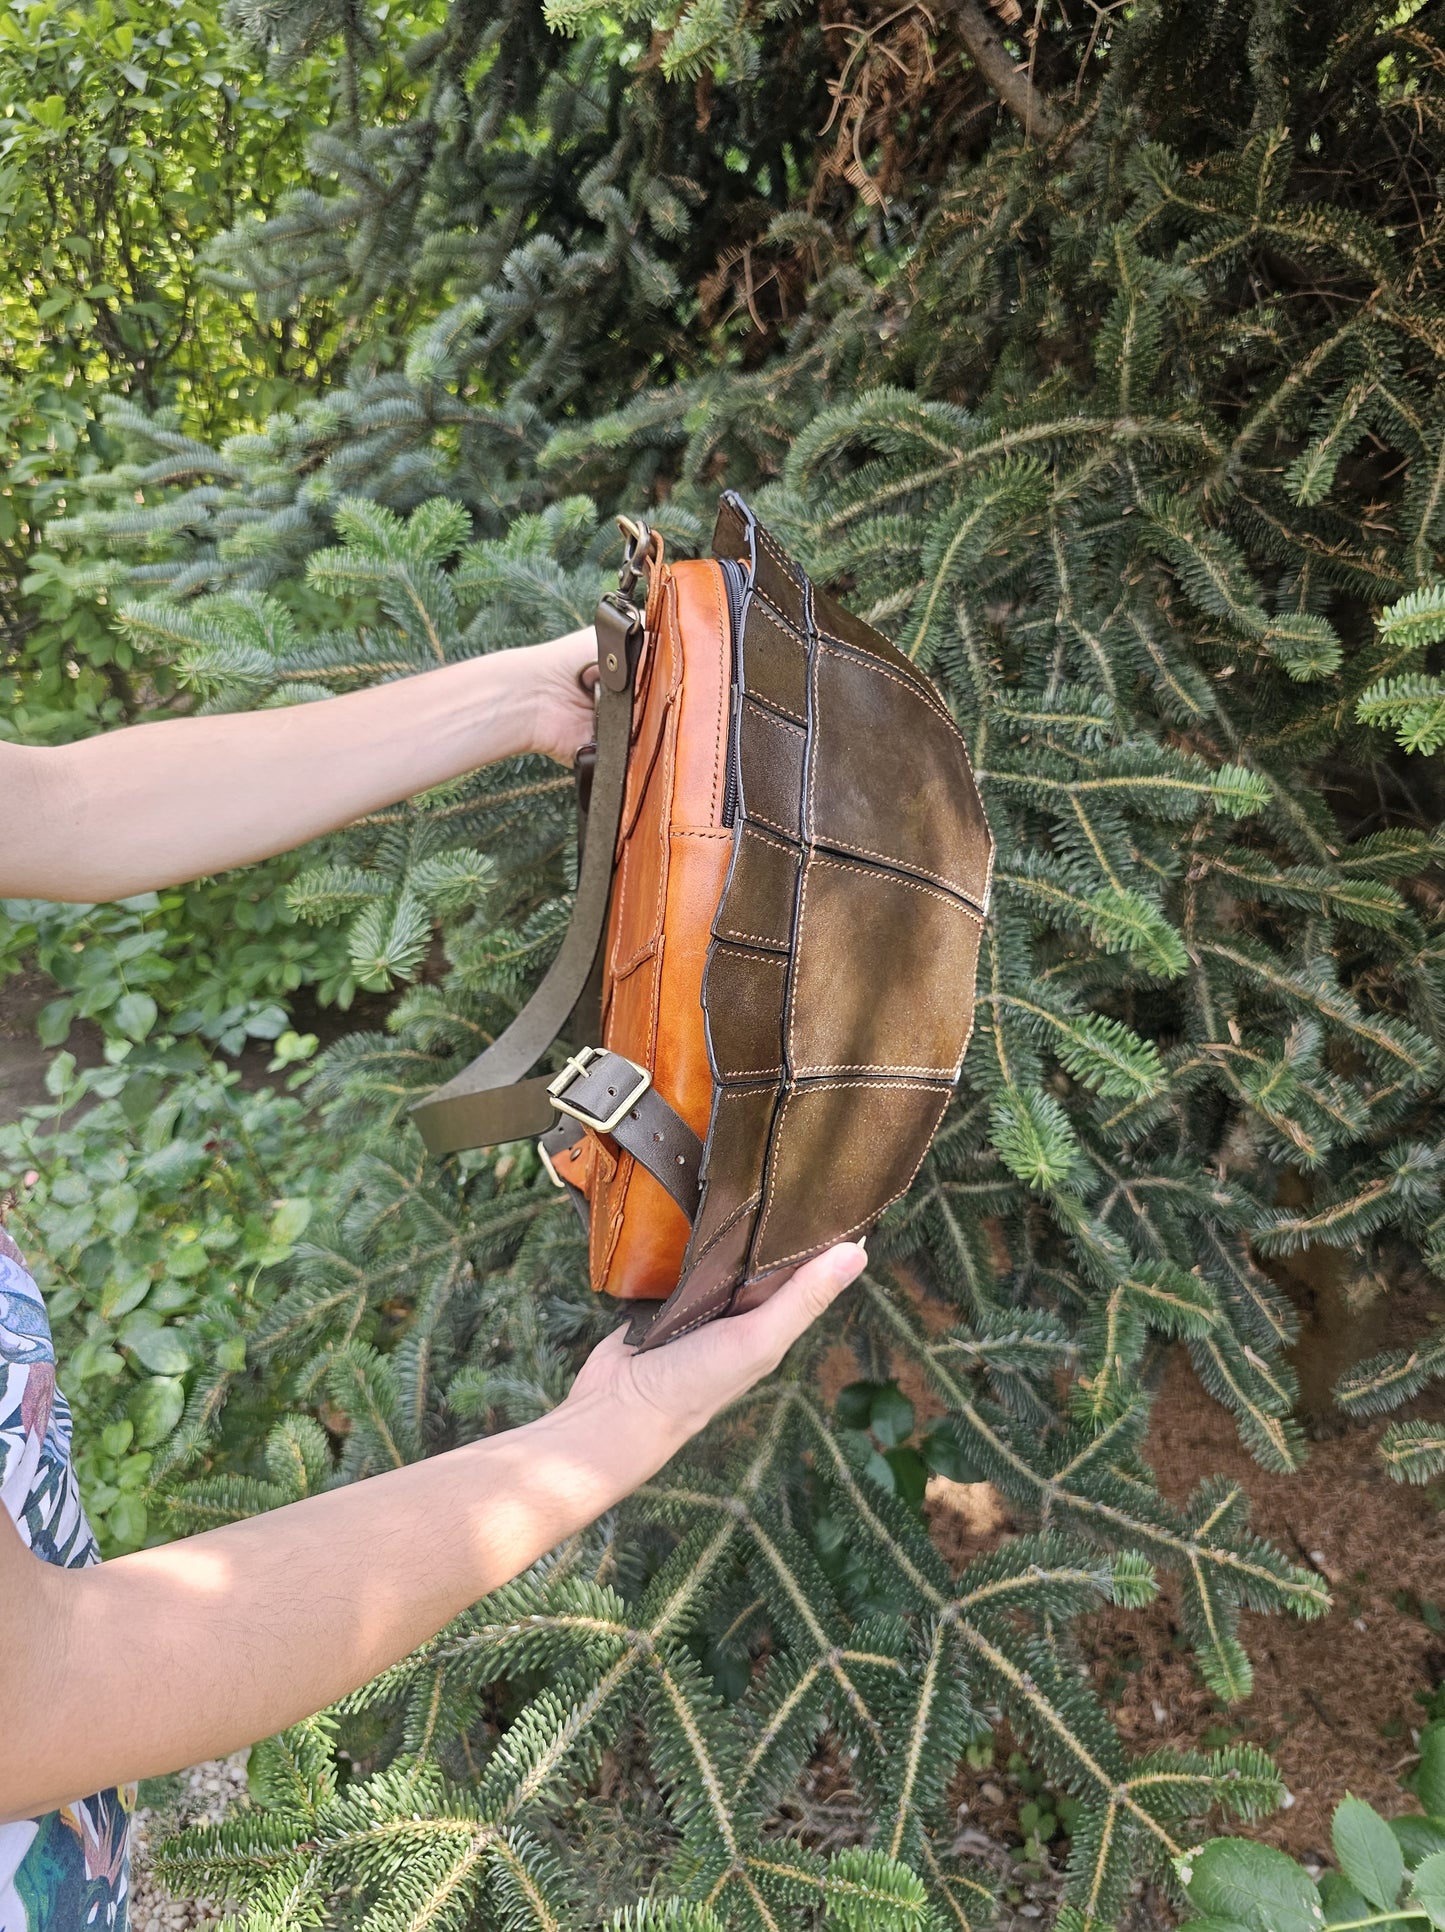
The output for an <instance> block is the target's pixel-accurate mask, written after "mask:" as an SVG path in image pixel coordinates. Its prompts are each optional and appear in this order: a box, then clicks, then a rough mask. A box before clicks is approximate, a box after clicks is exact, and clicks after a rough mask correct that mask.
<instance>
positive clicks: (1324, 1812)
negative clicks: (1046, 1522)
mask: <svg viewBox="0 0 1445 1932" xmlns="http://www.w3.org/2000/svg"><path fill="white" fill-rule="evenodd" d="M1381 1426H1382V1425H1381V1424H1380V1423H1374V1424H1371V1425H1364V1426H1359V1427H1354V1428H1350V1429H1349V1430H1348V1431H1346V1432H1342V1433H1338V1434H1335V1435H1333V1436H1330V1437H1328V1438H1327V1439H1324V1440H1318V1441H1315V1442H1313V1443H1311V1445H1310V1451H1309V1457H1308V1460H1307V1462H1306V1463H1305V1466H1304V1468H1303V1470H1302V1471H1301V1472H1300V1473H1299V1474H1297V1475H1294V1476H1273V1475H1269V1474H1267V1473H1266V1472H1265V1471H1263V1470H1261V1469H1260V1468H1259V1466H1258V1465H1257V1464H1256V1463H1255V1462H1254V1460H1253V1458H1252V1457H1251V1456H1250V1455H1249V1454H1248V1453H1247V1451H1245V1450H1244V1449H1243V1448H1242V1447H1241V1446H1240V1443H1239V1438H1238V1436H1237V1435H1236V1433H1235V1430H1234V1425H1233V1422H1232V1420H1231V1418H1230V1416H1229V1415H1228V1414H1227V1412H1226V1411H1225V1410H1224V1409H1222V1408H1221V1407H1220V1406H1219V1405H1218V1404H1217V1403H1215V1402H1213V1401H1212V1400H1211V1399H1210V1398H1209V1397H1208V1396H1207V1395H1206V1394H1205V1393H1204V1391H1203V1390H1202V1389H1201V1387H1200V1385H1199V1383H1198V1381H1197V1380H1196V1379H1195V1376H1194V1374H1193V1371H1192V1369H1191V1368H1190V1365H1189V1361H1188V1358H1187V1356H1185V1354H1184V1352H1183V1351H1182V1350H1178V1351H1176V1352H1175V1354H1174V1355H1173V1357H1172V1359H1171V1360H1170V1362H1169V1364H1168V1368H1167V1370H1166V1373H1165V1378H1164V1382H1163V1385H1162V1387H1161V1389H1160V1392H1159V1397H1158V1400H1157V1403H1156V1407H1155V1411H1154V1425H1153V1429H1152V1432H1151V1438H1150V1443H1149V1450H1148V1453H1149V1457H1150V1460H1151V1462H1152V1463H1153V1466H1154V1468H1155V1470H1156V1471H1157V1474H1158V1478H1159V1483H1160V1487H1161V1488H1162V1490H1163V1491H1164V1493H1165V1495H1166V1496H1168V1497H1169V1498H1170V1500H1171V1501H1174V1502H1178V1503H1182V1502H1183V1501H1184V1500H1185V1498H1186V1497H1187V1496H1188V1495H1189V1493H1190V1491H1191V1490H1192V1489H1193V1488H1194V1487H1195V1485H1196V1484H1197V1483H1198V1482H1199V1481H1200V1480H1201V1479H1202V1478H1203V1477H1205V1476H1207V1475H1210V1474H1215V1473H1218V1474H1221V1475H1225V1476H1229V1477H1233V1478H1238V1480H1239V1481H1240V1482H1241V1483H1242V1484H1243V1486H1244V1487H1245V1488H1246V1490H1247V1491H1248V1493H1249V1494H1250V1495H1251V1496H1252V1497H1253V1498H1254V1503H1255V1508H1254V1515H1253V1527H1254V1528H1255V1529H1256V1530H1257V1531H1258V1532H1259V1533H1260V1534H1261V1535H1262V1536H1265V1537H1267V1538H1268V1539H1269V1540H1270V1541H1271V1542H1273V1543H1275V1544H1276V1545H1277V1546H1278V1547H1279V1548H1280V1549H1282V1550H1283V1551H1284V1553H1285V1554H1286V1555H1287V1556H1288V1557H1289V1558H1290V1559H1291V1560H1292V1561H1294V1562H1296V1563H1300V1564H1303V1565H1306V1566H1309V1567H1311V1568H1313V1569H1315V1570H1317V1571H1318V1572H1319V1573H1320V1574H1321V1575H1322V1576H1323V1577H1324V1578H1325V1580H1326V1581H1327V1582H1328V1584H1329V1586H1330V1589H1331V1591H1332V1593H1333V1596H1334V1608H1333V1610H1332V1611H1331V1612H1330V1614H1329V1615H1328V1616H1325V1617H1323V1618H1320V1619H1319V1620H1317V1621H1316V1622H1314V1623H1300V1622H1297V1621H1296V1620H1295V1619H1293V1618H1291V1617H1283V1616H1263V1615H1259V1614H1255V1613H1250V1612H1246V1613H1245V1615H1244V1617H1243V1619H1242V1621H1241V1628H1240V1636H1241V1639H1242V1641H1243V1643H1244V1646H1245V1648H1246V1650H1247V1651H1248V1653H1249V1656H1250V1658H1251V1660H1252V1662H1253V1664H1254V1672H1255V1679H1254V1689H1253V1692H1252V1694H1251V1695H1250V1697H1248V1698H1247V1699H1245V1700H1244V1701H1243V1702H1242V1703H1240V1704H1237V1705H1234V1706H1229V1707H1226V1706H1224V1705H1221V1704H1220V1703H1219V1702H1218V1700H1217V1699H1216V1698H1215V1697H1214V1696H1213V1695H1212V1694H1211V1692H1210V1691H1209V1690H1208V1689H1206V1687H1205V1686H1204V1684H1203V1682H1202V1680H1201V1679H1200V1677H1199V1674H1198V1672H1197V1670H1196V1669H1195V1667H1194V1665H1193V1662H1192V1660H1191V1658H1190V1655H1189V1652H1188V1649H1187V1646H1186V1645H1185V1642H1184V1639H1183V1636H1182V1634H1181V1631H1180V1627H1179V1624H1178V1620H1177V1604H1178V1595H1177V1589H1176V1587H1175V1585H1174V1583H1173V1581H1172V1579H1170V1578H1168V1577H1161V1585H1162V1587H1161V1590H1160V1594H1159V1597H1158V1599H1157V1600H1156V1602H1155V1603H1154V1604H1153V1605H1152V1606H1151V1607H1150V1608H1149V1609H1147V1610H1145V1611H1125V1610H1118V1609H1114V1608H1107V1609H1105V1610H1103V1611H1101V1612H1100V1613H1099V1614H1098V1615H1096V1616H1094V1617H1092V1618H1089V1619H1086V1620H1085V1623H1084V1626H1083V1629H1082V1632H1081V1635H1082V1637H1083V1641H1084V1644H1085V1648H1086V1651H1087V1653H1088V1655H1089V1657H1090V1658H1091V1662H1092V1674H1093V1678H1094V1682H1095V1685H1096V1688H1097V1689H1098V1691H1099V1693H1100V1695H1101V1696H1102V1697H1104V1698H1105V1700H1106V1702H1107V1703H1108V1704H1109V1706H1110V1708H1111V1711H1112V1713H1113V1715H1114V1718H1115V1721H1116V1722H1117V1723H1118V1724H1119V1726H1120V1728H1121V1730H1122V1731H1123V1733H1124V1735H1125V1737H1126V1738H1127V1739H1128V1741H1129V1742H1130V1743H1131V1744H1132V1745H1133V1746H1134V1748H1136V1749H1137V1750H1140V1751H1144V1750H1148V1749H1152V1748H1154V1747H1155V1746H1157V1745H1160V1744H1171V1745H1175V1746H1180V1747H1187V1746H1200V1747H1203V1748H1205V1749H1212V1748H1218V1747H1219V1746H1220V1745H1222V1744H1224V1743H1226V1742H1231V1741H1235V1740H1240V1741H1246V1742H1251V1743H1257V1744H1260V1745H1262V1746H1264V1747H1265V1748H1267V1749H1268V1750H1269V1751H1270V1752H1271V1754H1272V1755H1273V1757H1274V1758H1275V1760H1276V1762H1277V1763H1278V1764H1279V1766H1280V1769H1281V1772H1282V1774H1283V1776H1284V1780H1285V1783H1286V1785H1287V1787H1288V1790H1289V1794H1290V1801H1289V1803H1288V1805H1287V1807H1286V1808H1285V1809H1283V1810H1281V1811H1279V1812H1277V1813H1276V1814H1275V1815H1274V1816H1273V1817H1272V1818H1269V1819H1267V1820H1265V1821H1264V1822H1263V1823H1261V1824H1260V1825H1259V1826H1257V1827H1255V1828H1254V1835H1256V1836H1258V1837H1260V1838H1262V1839H1264V1840H1266V1841H1267V1842H1268V1843H1271V1844H1276V1845H1279V1846H1281V1847H1282V1848H1283V1849H1285V1850H1286V1851H1289V1852H1291V1853H1293V1854H1294V1855H1295V1856H1296V1857H1301V1858H1306V1859H1309V1860H1310V1861H1311V1862H1314V1861H1317V1860H1318V1861H1324V1860H1326V1859H1327V1858H1328V1856H1329V1844H1330V1832H1329V1822H1330V1815H1331V1813H1332V1811H1333V1809H1334V1807H1335V1805H1336V1804H1337V1803H1338V1802H1339V1800H1340V1799H1341V1798H1342V1797H1343V1796H1344V1794H1345V1793H1346V1792H1347V1791H1352V1792H1353V1793H1354V1794H1355V1795H1356V1796H1357V1797H1360V1798H1364V1799H1366V1800H1368V1801H1369V1802H1370V1803H1372V1804H1375V1805H1377V1806H1378V1807H1379V1808H1380V1809H1381V1810H1383V1811H1384V1812H1385V1813H1386V1814H1387V1815H1388V1814H1390V1813H1393V1812H1399V1811H1406V1810H1414V1809H1416V1807H1415V1805H1414V1802H1413V1800H1411V1799H1409V1798H1408V1797H1406V1796H1405V1795H1404V1794H1403V1793H1402V1792H1401V1791H1400V1788H1399V1778H1400V1774H1401V1773H1402V1772H1403V1771H1405V1770H1406V1769H1408V1768H1409V1766H1410V1765H1411V1764H1412V1763H1413V1762H1414V1747H1413V1737H1412V1729H1418V1727H1419V1725H1420V1724H1421V1722H1423V1721H1424V1715H1425V1714H1424V1712H1423V1711H1422V1709H1421V1706H1420V1704H1419V1703H1418V1702H1417V1700H1416V1693H1417V1692H1421V1693H1428V1692H1430V1691H1431V1690H1432V1689H1434V1688H1435V1686H1436V1685H1437V1684H1438V1683H1439V1682H1441V1681H1442V1679H1445V1514H1442V1512H1441V1509H1440V1507H1439V1504H1440V1500H1441V1499H1440V1497H1439V1496H1437V1495H1436V1494H1435V1492H1434V1491H1433V1490H1431V1489H1423V1490H1422V1489H1415V1488H1410V1487H1408V1486H1406V1485H1403V1484H1398V1483H1394V1482H1392V1481H1391V1480H1390V1479H1389V1477H1388V1476H1387V1475H1386V1474H1385V1472H1384V1470H1383V1468H1382V1467H1381V1466H1380V1464H1379V1462H1378V1461H1377V1459H1376V1457H1375V1443H1376V1441H1377V1439H1378V1437H1379V1433H1380V1428H1381ZM929 1513H930V1518H931V1520H932V1523H933V1525H934V1532H935V1537H936V1540H937V1541H938V1542H939V1544H940V1546H941V1547H942V1548H943V1549H944V1550H945V1553H946V1554H947V1555H948V1557H949V1560H950V1561H951V1562H952V1563H954V1564H958V1563H960V1562H961V1561H964V1560H966V1559H967V1558H968V1557H970V1556H972V1555H974V1554H976V1553H978V1552H979V1551H981V1550H984V1549H986V1548H989V1547H991V1546H992V1545H993V1544H995V1543H996V1542H997V1541H999V1540H1000V1539H1001V1538H1003V1537H1006V1536H1007V1535H1009V1534H1010V1533H1011V1529H1012V1525H1011V1524H1010V1523H1009V1521H1008V1517H1007V1514H1006V1511H1005V1509H1004V1506H1003V1504H1002V1502H1001V1499H1000V1498H999V1497H998V1495H997V1493H996V1492H995V1491H993V1490H991V1489H990V1488H989V1487H988V1485H986V1484H977V1485H969V1486H968V1488H967V1490H966V1492H965V1493H963V1494H950V1493H949V1492H948V1491H947V1490H945V1489H943V1488H941V1487H940V1486H938V1485H937V1484H935V1485H934V1486H933V1495H932V1498H931V1500H930V1505H929ZM1437 1605H1438V1607H1437ZM966 1782H968V1784H969V1785H970V1789H969V1790H967V1791H965V1792H963V1793H962V1794H961V1795H962V1796H963V1797H964V1799H965V1801H967V1802H969V1804H970V1813H971V1815H972V1816H973V1817H974V1818H975V1819H976V1821H977V1822H978V1823H979V1824H980V1825H981V1826H983V1827H984V1828H985V1829H986V1830H988V1831H990V1832H993V1833H1002V1834H1005V1835H1006V1834H1007V1832H1008V1816H1009V1813H1010V1811H1011V1810H1016V1808H1017V1804H1018V1801H1019V1794H1018V1793H1017V1791H1016V1790H1015V1789H1013V1788H1012V1784H1011V1781H1010V1780H1008V1779H1007V1778H1004V1777H1001V1776H1000V1775H999V1772H998V1770H994V1771H991V1772H987V1773H984V1774H981V1775H980V1776H978V1777H976V1778H972V1779H969V1780H967V1781H966Z"/></svg>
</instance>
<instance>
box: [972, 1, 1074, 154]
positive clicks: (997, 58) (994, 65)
mask: <svg viewBox="0 0 1445 1932" xmlns="http://www.w3.org/2000/svg"><path fill="white" fill-rule="evenodd" d="M946 11H947V12H948V13H950V14H952V16H953V20H954V24H955V25H956V27H957V28H958V35H959V38H960V40H962V42H963V44H964V46H965V47H966V48H967V49H968V52H969V56H970V58H971V59H972V61H973V64H974V66H975V67H976V68H977V69H978V71H979V73H980V74H981V75H982V76H983V78H984V80H985V81H986V82H987V83H988V85H989V86H990V87H991V88H992V89H993V91H994V93H995V94H997V95H998V97H999V99H1000V100H1001V101H1002V102H1003V104H1004V106H1005V107H1006V108H1007V109H1008V111H1009V112H1010V114H1012V115H1013V117H1014V119H1015V120H1016V121H1017V122H1018V123H1019V125H1020V126H1021V127H1022V128H1023V131H1024V138H1025V140H1038V141H1052V140H1053V139H1054V137H1055V135H1056V134H1058V132H1059V130H1060V128H1061V127H1062V125H1063V123H1062V121H1061V120H1060V118H1059V115H1058V112H1057V110H1056V109H1055V108H1054V107H1053V105H1052V103H1051V102H1050V101H1049V99H1048V97H1047V96H1046V95H1044V94H1041V93H1040V92H1039V90H1038V88H1036V87H1035V86H1034V84H1033V82H1032V81H1031V80H1030V79H1029V76H1028V74H1027V72H1026V71H1025V70H1023V69H1022V68H1019V67H1017V66H1015V64H1014V62H1013V59H1012V57H1011V56H1010V54H1009V51H1008V49H1007V47H1005V46H1004V44H1003V41H1002V40H1001V39H1000V38H999V35H998V32H997V30H996V29H995V27H994V25H993V22H992V21H991V20H989V19H987V18H986V17H985V14H984V11H983V8H982V7H981V6H980V5H979V4H978V0H950V3H949V4H948V6H947V9H946Z"/></svg>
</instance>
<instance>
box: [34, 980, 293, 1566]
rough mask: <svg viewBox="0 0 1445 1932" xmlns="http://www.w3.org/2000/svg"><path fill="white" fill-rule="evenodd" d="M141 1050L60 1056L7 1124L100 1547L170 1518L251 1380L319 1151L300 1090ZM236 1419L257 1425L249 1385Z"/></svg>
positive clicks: (172, 1053)
mask: <svg viewBox="0 0 1445 1932" xmlns="http://www.w3.org/2000/svg"><path fill="white" fill-rule="evenodd" d="M131 997H136V998H139V997H142V996H140V995H134V996H131ZM140 1030H141V1029H139V1028H137V1031H140ZM283 1044H284V1042H283ZM129 1048H130V1043H129V1042H122V1043H120V1045H119V1046H118V1047H117V1048H116V1049H114V1050H113V1051H112V1052H111V1054H110V1056H109V1061H108V1064H106V1065H105V1066H103V1067H99V1068H95V1069H92V1070H89V1071H84V1072H80V1071H77V1069H76V1066H75V1061H74V1059H73V1057H72V1056H71V1055H70V1054H68V1053H61V1054H58V1055H57V1056H56V1057H55V1058H54V1059H53V1060H52V1062H51V1064H50V1068H49V1071H48V1074H47V1078H46V1085H47V1087H48V1088H49V1090H50V1092H51V1094H52V1095H53V1096H54V1098H53V1100H52V1102H51V1103H50V1104H49V1105H47V1106H43V1107H38V1108H33V1109H31V1110H30V1111H29V1112H28V1113H27V1114H25V1116H24V1117H23V1118H22V1119H21V1120H20V1121H19V1122H16V1123H12V1124H6V1125H4V1126H0V1188H3V1189H5V1190H6V1191H7V1192H8V1195H9V1198H10V1200H11V1203H12V1206H11V1211H10V1223H11V1226H12V1229H13V1231H14V1233H15V1235H16V1237H17V1239H18V1240H19V1241H20V1242H21V1245H22V1247H23V1248H24V1250H25V1252H26V1256H27V1260H28V1261H29V1263H30V1265H31V1267H32V1268H33V1269H34V1271H35V1275H36V1278H37V1280H38V1281H39V1282H40V1284H41V1286H42V1288H43V1289H44V1291H45V1296H46V1302H47V1305H48V1307H49V1311H50V1315H51V1319H52V1323H53V1325H54V1329H55V1337H56V1348H57V1353H58V1356H59V1359H60V1361H61V1362H62V1363H63V1365H64V1376H65V1381H64V1387H65V1390H66V1393H67V1395H68V1396H69V1398H70V1402H71V1407H72V1410H73V1413H74V1429H75V1433H74V1441H75V1455H76V1466H77V1469H78V1472H79V1475H80V1482H81V1489H82V1494H83V1496H84V1500H85V1504H86V1508H87V1510H88V1511H89V1513H90V1517H91V1521H92V1524H93V1526H94V1527H95V1530H96V1533H97V1535H98V1537H99V1539H100V1544H101V1549H102V1552H103V1554H105V1555H118V1554H120V1553H121V1552H123V1551H125V1550H129V1549H137V1548H139V1547H140V1546H141V1545H142V1544H143V1543H144V1542H146V1540H147V1538H148V1537H153V1536H154V1534H155V1533H156V1531H157V1530H159V1529H161V1528H163V1523H159V1522H156V1521H155V1520H154V1518H153V1515H152V1501H153V1499H152V1485H153V1482H154V1479H155V1477H156V1475H157V1474H158V1472H159V1471H160V1470H161V1469H163V1468H165V1467H166V1466H167V1465H168V1464H170V1463H173V1462H177V1461H179V1462H185V1461H187V1460H188V1459H189V1456H190V1453H191V1451H192V1448H193V1446H194V1444H195V1442H196V1441H197V1439H198V1438H199V1437H200V1436H201V1435H203V1434H206V1433H208V1424H209V1421H210V1417H211V1414H212V1412H213V1411H214V1409H215V1408H216V1407H217V1406H218V1404H219V1400H220V1397H221V1392H222V1391H225V1390H228V1389H230V1388H231V1387H233V1386H234V1385H235V1384H236V1383H237V1381H239V1380H242V1379H243V1372H244V1370H245V1368H246V1344H247V1336H248V1333H249V1332H250V1330H251V1329H252V1328H253V1327H254V1326H255V1324H256V1322H257V1321H258V1320H259V1319H260V1318H261V1316H262V1315H263V1313H264V1311H265V1310H266V1309H267V1308H268V1307H269V1306H270V1305H271V1304H272V1303H273V1302H274V1301H275V1299H276V1298H277V1294H278V1292H279V1287H280V1282H281V1280H282V1277H281V1276H280V1275H279V1274H278V1273H276V1272H272V1271H273V1270H276V1269H277V1267H278V1264H280V1263H283V1262H288V1261H290V1260H291V1259H292V1257H293V1256H294V1253H295V1248H296V1243H297V1242H298V1240H299V1239H300V1236H301V1235H302V1233H303V1232H304V1230H305V1228H306V1226H307V1223H308V1222H309V1220H310V1218H311V1206H312V1200H313V1198H314V1196H315V1193H316V1191H317V1189H318V1187H319V1186H320V1183H321V1167H322V1158H321V1156H322V1152H323V1150H322V1149H320V1148H319V1147H318V1145H317V1141H316V1136H315V1131H314V1128H313V1126H312V1124H311V1122H310V1121H309V1119H308V1118H307V1112H306V1109H305V1107H304V1106H303V1104H302V1102H301V1101H300V1100H299V1099H297V1098H292V1097H281V1096H278V1095H276V1094H275V1093H273V1092H269V1091H267V1092H262V1093H246V1092H243V1091H241V1089H240V1086H239V1080H240V1076H239V1075H238V1074H236V1073H234V1072H231V1071H228V1070H227V1069H226V1068H225V1067H224V1066H223V1065H219V1064H215V1063H212V1062H208V1061H207V1060H206V1059H205V1058H204V1056H203V1055H202V1054H201V1052H200V1051H199V1050H198V1049H197V1048H196V1047H195V1046H194V1045H177V1044H175V1043H173V1042H166V1041H162V1042H160V1043H159V1044H156V1045H153V1046H150V1047H146V1046H137V1047H135V1048H134V1049H130V1050H127V1049H129ZM282 1057H283V1058H284V1057H286V1056H285V1055H284V1054H283V1056H282ZM278 1190H281V1191H278ZM266 1407H267V1405H266V1404H265V1403H264V1402H263V1405H262V1414H263V1415H264V1414H265V1413H266ZM248 1409H250V1411H251V1412H249V1413H248ZM231 1423H232V1426H233V1427H234V1428H236V1429H238V1430H240V1431H242V1433H243V1435H244V1433H245V1432H246V1430H247V1429H248V1427H253V1426H255V1417H254V1412H253V1408H252V1406H251V1405H248V1403H247V1402H246V1400H245V1399H244V1395H243V1398H242V1399H241V1400H240V1401H239V1402H238V1403H237V1404H236V1405H235V1411H234V1414H233V1415H232V1417H231ZM263 1426H264V1425H263Z"/></svg>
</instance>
